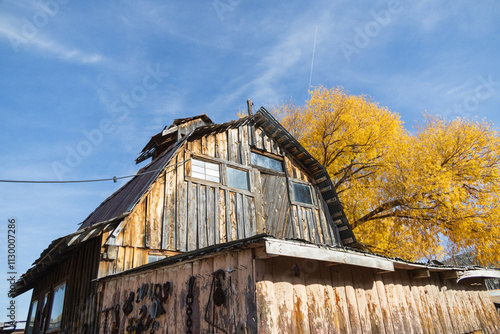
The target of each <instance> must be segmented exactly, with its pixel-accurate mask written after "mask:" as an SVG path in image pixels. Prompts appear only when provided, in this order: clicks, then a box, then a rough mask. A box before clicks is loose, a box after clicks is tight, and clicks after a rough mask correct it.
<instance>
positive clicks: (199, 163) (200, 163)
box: [193, 159, 205, 167]
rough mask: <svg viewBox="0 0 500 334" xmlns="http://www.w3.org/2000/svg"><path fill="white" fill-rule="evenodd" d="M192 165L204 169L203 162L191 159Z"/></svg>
mask: <svg viewBox="0 0 500 334" xmlns="http://www.w3.org/2000/svg"><path fill="white" fill-rule="evenodd" d="M193 165H195V166H201V167H204V166H205V163H204V162H203V161H200V160H196V159H193Z"/></svg>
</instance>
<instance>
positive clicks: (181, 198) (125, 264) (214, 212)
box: [99, 124, 338, 277]
mask: <svg viewBox="0 0 500 334" xmlns="http://www.w3.org/2000/svg"><path fill="white" fill-rule="evenodd" d="M252 149H256V150H259V152H264V153H268V154H272V155H273V156H275V157H278V158H279V157H281V159H282V160H283V167H284V172H283V173H274V174H273V173H270V172H269V171H266V170H265V169H262V168H256V167H255V166H252V165H251V152H252ZM193 156H194V157H198V158H205V159H208V160H210V161H214V162H216V163H219V164H221V165H227V166H232V167H237V168H241V169H243V170H246V171H248V175H249V181H250V182H249V183H250V189H249V191H244V190H239V189H234V188H231V187H228V186H227V185H224V184H222V183H220V184H219V183H215V182H209V181H203V180H199V179H196V178H192V177H190V175H191V161H190V160H191V159H192V157H193ZM224 170H225V169H224V168H221V179H223V178H224ZM290 180H296V181H300V182H304V183H308V184H310V185H311V189H312V190H313V194H312V195H313V197H314V199H313V200H314V204H313V205H300V204H298V203H294V202H293V201H292V200H291V198H290V197H291V189H290V187H291V182H289V181H290ZM325 213H326V214H325ZM122 226H123V229H122V231H121V233H120V234H119V235H118V236H117V238H116V240H115V241H114V245H116V246H118V247H119V251H118V252H119V256H118V258H117V259H116V260H115V261H114V262H113V261H104V262H102V263H101V268H100V270H99V277H102V276H105V275H108V274H111V273H117V272H121V271H123V270H127V269H131V268H134V267H136V266H138V265H141V264H145V263H146V262H147V253H148V251H149V250H169V251H181V252H185V251H191V250H195V249H200V248H204V247H207V246H211V245H215V244H219V243H224V242H229V241H234V240H239V239H243V238H247V237H250V236H253V235H256V234H260V233H268V234H271V235H274V236H276V237H279V238H300V239H304V240H308V241H311V242H315V243H318V244H330V245H335V244H338V232H337V231H336V230H335V224H334V223H333V221H332V218H331V217H330V215H329V214H328V209H327V208H326V204H325V203H324V201H323V198H322V196H321V195H320V192H319V190H318V189H317V187H316V186H315V184H314V179H313V178H312V177H311V176H310V175H308V174H307V172H306V170H305V168H303V167H301V166H300V164H299V163H298V162H296V161H295V160H294V159H293V158H292V157H291V156H290V155H287V154H286V153H285V151H284V150H282V149H281V148H280V147H279V145H278V144H277V143H276V142H275V141H274V140H272V139H270V138H269V137H268V136H267V135H266V134H265V132H264V131H263V130H262V129H260V128H255V127H254V126H253V125H250V124H244V125H240V126H238V127H234V128H231V127H229V128H226V129H223V131H222V130H221V131H213V132H209V133H208V134H205V135H203V136H201V137H199V138H192V139H190V140H189V141H188V142H187V143H186V144H185V145H184V146H183V147H182V148H181V149H180V150H179V151H178V153H177V154H176V156H175V157H174V158H173V159H172V161H171V162H170V164H169V167H167V169H166V170H165V172H163V173H162V174H161V175H160V177H159V178H158V179H157V180H156V182H155V183H154V184H153V185H152V186H151V187H150V189H149V190H148V192H147V194H146V195H145V196H144V197H143V198H142V199H140V201H139V203H138V204H137V205H136V206H135V208H134V209H133V210H132V212H131V214H130V215H129V216H127V217H126V218H125V220H124V222H123V223H122Z"/></svg>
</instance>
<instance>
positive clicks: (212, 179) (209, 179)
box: [207, 175, 220, 182]
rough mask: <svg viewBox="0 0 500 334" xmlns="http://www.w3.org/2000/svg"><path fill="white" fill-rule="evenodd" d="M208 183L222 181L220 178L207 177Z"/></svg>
mask: <svg viewBox="0 0 500 334" xmlns="http://www.w3.org/2000/svg"><path fill="white" fill-rule="evenodd" d="M207 181H212V182H220V179H219V176H210V175H207Z"/></svg>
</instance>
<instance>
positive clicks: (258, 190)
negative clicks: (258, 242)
mask: <svg viewBox="0 0 500 334" xmlns="http://www.w3.org/2000/svg"><path fill="white" fill-rule="evenodd" d="M253 173H254V193H255V194H256V195H257V196H255V228H256V231H257V234H260V233H264V232H265V226H266V225H265V221H264V218H263V200H262V198H263V191H262V184H261V179H260V172H259V170H258V169H257V168H255V169H254V170H253Z"/></svg>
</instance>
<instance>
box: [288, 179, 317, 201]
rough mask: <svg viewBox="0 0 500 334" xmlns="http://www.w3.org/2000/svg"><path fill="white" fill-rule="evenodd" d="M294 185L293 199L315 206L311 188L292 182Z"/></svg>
mask: <svg viewBox="0 0 500 334" xmlns="http://www.w3.org/2000/svg"><path fill="white" fill-rule="evenodd" d="M292 184H293V199H294V200H295V202H299V203H305V204H313V201H312V196H311V187H309V186H308V185H306V184H300V183H295V182H292Z"/></svg>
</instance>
